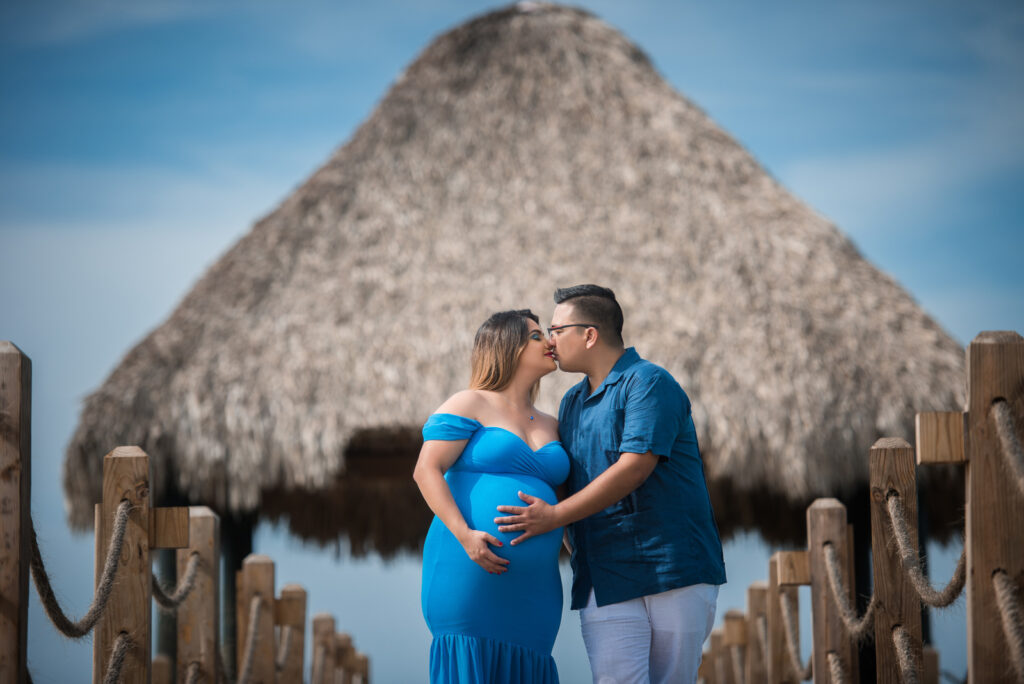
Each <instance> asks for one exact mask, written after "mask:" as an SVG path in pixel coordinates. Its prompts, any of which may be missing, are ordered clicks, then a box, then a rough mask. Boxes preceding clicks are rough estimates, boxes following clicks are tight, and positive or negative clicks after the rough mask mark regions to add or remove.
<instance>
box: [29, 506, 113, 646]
mask: <svg viewBox="0 0 1024 684" xmlns="http://www.w3.org/2000/svg"><path fill="white" fill-rule="evenodd" d="M131 510H132V504H131V502H130V501H128V500H124V501H122V502H121V504H120V505H119V506H118V507H117V512H116V513H115V514H114V528H113V531H112V532H111V535H110V546H108V547H107V557H106V560H105V562H104V564H103V572H102V573H101V574H100V581H99V586H97V587H96V594H95V596H94V597H93V600H92V605H90V606H89V610H88V611H87V612H86V614H85V615H84V616H82V619H81V620H78V621H77V622H74V621H72V620H71V619H70V618H68V616H67V615H65V614H64V611H63V610H62V609H61V607H60V604H59V603H58V602H57V597H56V596H55V595H54V593H53V587H52V586H50V578H49V576H48V575H47V574H46V566H45V565H43V557H42V555H41V554H40V553H39V542H38V540H37V539H36V528H35V524H34V523H33V522H32V519H31V518H29V539H30V540H31V543H32V562H31V564H30V567H31V568H32V580H33V582H35V585H36V592H37V593H38V594H39V600H40V602H41V603H42V604H43V609H44V610H45V611H46V616H47V617H49V618H50V621H51V622H52V623H53V625H54V627H56V628H57V630H58V631H59V632H60V633H61V634H63V635H64V636H67V637H71V638H74V639H78V638H81V637H83V636H85V635H86V634H88V633H89V632H90V631H92V628H93V627H94V626H96V622H97V621H98V620H99V619H100V615H102V614H103V611H104V609H106V607H107V601H108V600H109V599H110V591H111V589H112V588H113V586H114V578H115V577H116V575H117V566H118V564H119V563H120V561H121V546H122V544H123V543H124V531H125V529H126V528H127V527H128V515H129V513H131Z"/></svg>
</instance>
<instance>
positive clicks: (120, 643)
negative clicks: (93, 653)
mask: <svg viewBox="0 0 1024 684" xmlns="http://www.w3.org/2000/svg"><path fill="white" fill-rule="evenodd" d="M131 647H132V640H131V637H129V636H128V633H127V632H121V633H120V634H118V635H117V639H115V640H114V648H113V649H112V650H111V652H110V660H108V661H107V676H106V677H104V678H103V684H117V682H119V681H120V680H121V668H122V667H124V658H125V656H126V655H128V649H129V648H131Z"/></svg>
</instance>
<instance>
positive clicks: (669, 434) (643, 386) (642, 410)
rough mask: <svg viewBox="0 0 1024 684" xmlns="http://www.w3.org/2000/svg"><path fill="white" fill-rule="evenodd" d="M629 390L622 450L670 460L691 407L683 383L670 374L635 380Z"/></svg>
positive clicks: (620, 447)
mask: <svg viewBox="0 0 1024 684" xmlns="http://www.w3.org/2000/svg"><path fill="white" fill-rule="evenodd" d="M633 380H634V384H633V386H631V387H629V388H628V389H627V393H626V405H625V413H624V419H625V422H624V425H623V429H622V443H621V444H620V445H619V452H620V453H627V452H628V453H635V454H644V453H647V452H648V451H650V452H651V453H653V454H654V455H655V456H658V457H659V458H662V459H667V458H668V457H669V456H671V455H672V445H673V444H674V443H675V441H676V437H677V436H678V435H679V430H680V428H681V427H682V424H683V420H684V419H685V418H686V416H687V415H689V412H690V406H689V402H688V401H687V399H686V395H685V394H684V393H683V390H682V388H681V387H679V383H677V382H676V381H675V380H674V379H673V378H672V377H671V376H669V375H668V374H667V373H652V374H650V375H648V376H646V377H636V378H634V379H633Z"/></svg>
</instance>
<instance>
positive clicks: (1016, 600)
mask: <svg viewBox="0 0 1024 684" xmlns="http://www.w3.org/2000/svg"><path fill="white" fill-rule="evenodd" d="M992 584H993V585H994V586H995V590H996V604H997V605H998V606H999V617H1000V618H1002V621H1003V634H1004V636H1005V637H1006V643H1007V645H1009V647H1010V662H1012V663H1013V669H1014V670H1016V671H1017V678H1018V679H1020V680H1021V681H1022V682H1024V609H1022V607H1021V600H1020V596H1019V595H1018V594H1017V586H1016V583H1015V582H1014V581H1013V578H1012V577H1010V575H1009V574H1007V572H1006V571H1005V570H996V571H995V572H994V573H992Z"/></svg>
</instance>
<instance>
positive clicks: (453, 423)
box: [413, 310, 569, 684]
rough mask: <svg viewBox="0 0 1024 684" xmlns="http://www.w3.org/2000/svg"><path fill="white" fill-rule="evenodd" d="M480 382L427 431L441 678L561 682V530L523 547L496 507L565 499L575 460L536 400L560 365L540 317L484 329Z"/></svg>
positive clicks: (434, 630)
mask: <svg viewBox="0 0 1024 684" xmlns="http://www.w3.org/2000/svg"><path fill="white" fill-rule="evenodd" d="M471 364H472V374H471V379H470V388H469V389H468V390H464V391H462V392H459V393H457V394H455V395H454V396H452V397H451V398H450V399H448V400H447V401H446V402H445V403H444V404H442V405H441V407H440V408H438V410H437V412H436V413H434V414H433V415H432V416H430V418H429V419H428V420H427V422H426V424H425V425H424V426H423V449H422V450H421V451H420V455H419V460H418V461H417V463H416V470H415V473H414V475H413V477H414V479H415V480H416V483H417V484H418V485H419V488H420V492H422V494H423V498H424V499H425V500H426V502H427V505H429V506H430V508H431V510H433V511H434V514H435V517H434V521H433V523H432V524H431V526H430V531H429V532H428V533H427V540H426V543H425V545H424V547H423V588H422V595H421V600H422V604H423V616H424V618H426V621H427V626H428V627H429V628H430V632H431V634H433V635H434V640H433V643H432V644H431V647H430V681H431V682H433V683H434V684H437V683H439V682H459V683H460V684H467V683H479V684H484V683H488V684H489V683H493V682H499V683H501V682H504V683H507V684H517V683H519V682H535V683H538V684H555V683H557V682H558V672H557V670H556V669H555V661H554V659H553V658H552V657H551V647H552V646H553V645H554V642H555V634H556V633H557V632H558V624H559V622H560V621H561V617H562V583H561V579H560V577H559V574H558V551H559V546H560V545H561V540H562V530H561V528H559V529H556V530H552V531H551V532H548V533H546V534H544V535H541V536H538V537H533V538H531V539H529V540H528V541H526V542H524V543H522V544H518V545H517V546H511V545H509V544H508V542H509V541H511V540H512V539H513V538H515V536H516V534H512V533H504V532H499V531H498V526H497V525H496V524H495V523H494V516H495V506H497V505H498V504H502V503H508V502H513V503H515V502H518V501H519V497H518V494H519V492H525V493H527V494H532V495H533V496H537V497H540V498H542V499H544V500H545V501H547V502H548V503H551V504H553V503H555V502H556V498H555V491H554V488H555V487H556V486H558V485H560V484H561V483H562V482H564V481H565V479H566V477H567V476H568V473H569V459H568V456H567V454H566V453H565V450H564V449H563V448H562V445H561V443H559V441H558V421H557V420H555V419H554V418H552V417H551V416H549V415H547V414H544V413H541V412H540V411H538V410H537V409H536V408H534V406H533V400H534V397H535V396H536V394H537V387H538V385H539V382H540V379H541V377H543V376H544V375H547V374H548V373H550V372H551V371H553V370H555V360H554V356H553V354H552V351H551V346H550V345H549V344H548V341H547V339H545V337H544V333H543V332H542V331H541V328H540V325H538V322H537V316H536V315H534V314H533V313H532V312H531V311H529V310H521V311H503V312H501V313H496V314H494V315H493V316H491V317H490V318H488V319H487V321H486V322H484V324H483V325H482V326H480V329H479V330H478V331H477V333H476V339H475V340H474V342H473V355H472V362H471Z"/></svg>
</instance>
